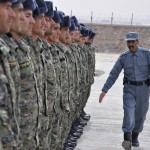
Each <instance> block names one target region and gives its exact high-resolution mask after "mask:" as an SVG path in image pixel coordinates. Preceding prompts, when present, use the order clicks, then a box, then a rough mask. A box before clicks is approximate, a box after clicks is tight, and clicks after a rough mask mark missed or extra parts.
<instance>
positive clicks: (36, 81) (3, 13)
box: [0, 0, 95, 150]
mask: <svg viewBox="0 0 150 150" xmlns="http://www.w3.org/2000/svg"><path fill="white" fill-rule="evenodd" d="M94 36H95V32H94V31H93V29H91V28H89V27H87V26H85V25H84V24H79V22H78V20H77V18H76V17H75V16H72V17H69V16H66V15H65V14H64V13H63V12H61V11H57V10H55V11H54V10H53V3H52V2H51V1H46V2H44V1H43V0H36V1H34V0H0V84H1V85H0V150H62V149H66V150H67V149H68V150H69V149H74V147H75V145H76V140H77V139H78V138H79V137H80V135H81V134H82V132H83V127H84V126H85V125H86V123H87V121H88V120H89V119H90V116H89V115H87V114H86V113H85V112H84V107H85V105H86V102H87V100H88V97H89V95H90V89H91V85H92V84H93V82H94V68H95V54H94V48H93V47H92V46H91V44H92V43H93V38H94Z"/></svg>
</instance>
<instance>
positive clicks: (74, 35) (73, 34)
mask: <svg viewBox="0 0 150 150" xmlns="http://www.w3.org/2000/svg"><path fill="white" fill-rule="evenodd" d="M69 34H70V36H71V39H72V42H75V37H76V31H71V32H69Z"/></svg>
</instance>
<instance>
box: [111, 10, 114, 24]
mask: <svg viewBox="0 0 150 150" xmlns="http://www.w3.org/2000/svg"><path fill="white" fill-rule="evenodd" d="M113 15H114V14H113V12H112V14H111V24H113Z"/></svg>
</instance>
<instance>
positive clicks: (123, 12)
mask: <svg viewBox="0 0 150 150" xmlns="http://www.w3.org/2000/svg"><path fill="white" fill-rule="evenodd" d="M52 1H53V4H54V6H57V7H58V10H62V11H64V12H65V14H68V15H70V14H71V10H72V12H73V15H81V16H84V15H85V16H86V15H90V14H91V11H93V16H94V15H95V16H97V15H111V14H112V12H113V13H114V15H117V16H119V15H120V16H125V17H127V16H131V15H132V13H133V14H134V16H136V17H138V16H139V17H143V16H144V17H146V16H149V17H150V0H52Z"/></svg>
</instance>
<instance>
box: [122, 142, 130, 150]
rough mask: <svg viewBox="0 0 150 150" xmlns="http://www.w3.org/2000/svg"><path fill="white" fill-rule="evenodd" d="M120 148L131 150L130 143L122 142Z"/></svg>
mask: <svg viewBox="0 0 150 150" xmlns="http://www.w3.org/2000/svg"><path fill="white" fill-rule="evenodd" d="M122 147H123V148H124V149H125V150H132V146H131V142H130V141H123V142H122Z"/></svg>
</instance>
